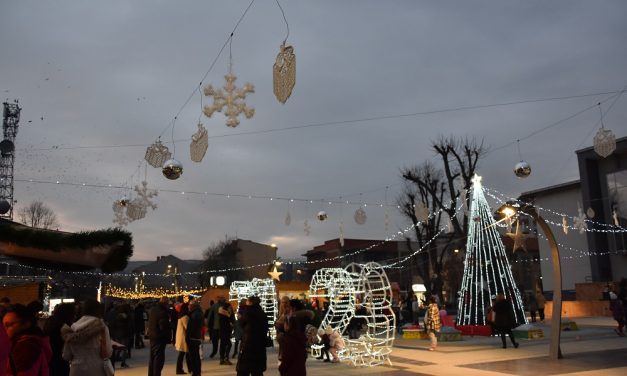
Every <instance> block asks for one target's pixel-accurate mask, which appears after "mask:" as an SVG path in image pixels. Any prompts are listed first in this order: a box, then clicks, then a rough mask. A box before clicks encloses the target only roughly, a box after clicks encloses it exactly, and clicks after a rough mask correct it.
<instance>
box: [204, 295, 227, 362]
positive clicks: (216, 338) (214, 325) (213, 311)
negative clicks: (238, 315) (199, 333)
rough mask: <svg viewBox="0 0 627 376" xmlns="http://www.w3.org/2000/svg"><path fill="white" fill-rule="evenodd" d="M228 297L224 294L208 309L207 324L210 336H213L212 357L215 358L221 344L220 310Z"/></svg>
mask: <svg viewBox="0 0 627 376" xmlns="http://www.w3.org/2000/svg"><path fill="white" fill-rule="evenodd" d="M225 302H226V298H224V297H223V296H219V297H218V302H217V303H216V304H213V305H212V306H211V308H209V310H208V311H207V326H208V328H209V337H210V338H211V347H212V348H211V354H210V355H209V357H210V358H213V357H214V356H216V354H217V353H218V349H219V345H220V315H219V314H218V311H219V309H220V307H222V306H223V305H224V303H225Z"/></svg>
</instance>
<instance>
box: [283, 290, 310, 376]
mask: <svg viewBox="0 0 627 376" xmlns="http://www.w3.org/2000/svg"><path fill="white" fill-rule="evenodd" d="M298 303H300V301H299V300H296V299H292V300H290V301H289V309H288V312H287V314H286V317H285V319H284V320H283V322H284V324H283V325H284V327H283V336H282V337H281V342H282V345H281V347H282V348H283V357H282V360H281V363H280V364H279V374H280V375H281V376H306V375H307V367H306V366H305V363H306V361H307V348H306V346H307V338H306V337H305V330H304V326H303V322H301V321H302V315H298V314H297V313H296V312H297V311H299V310H301V308H302V303H300V304H298Z"/></svg>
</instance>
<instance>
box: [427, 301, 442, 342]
mask: <svg viewBox="0 0 627 376" xmlns="http://www.w3.org/2000/svg"><path fill="white" fill-rule="evenodd" d="M441 328H442V321H441V320H440V309H439V308H438V303H437V301H436V299H435V296H431V297H430V298H429V305H428V306H427V311H426V312H425V329H426V330H427V333H428V334H429V339H430V340H431V345H430V346H429V351H435V348H436V347H437V346H438V338H437V337H436V336H437V333H438V332H439V331H440V329H441Z"/></svg>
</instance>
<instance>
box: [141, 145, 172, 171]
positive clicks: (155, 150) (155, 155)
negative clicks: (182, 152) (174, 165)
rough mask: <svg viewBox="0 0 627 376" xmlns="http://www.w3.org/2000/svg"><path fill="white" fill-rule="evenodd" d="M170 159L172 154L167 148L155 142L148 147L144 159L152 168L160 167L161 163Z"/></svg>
mask: <svg viewBox="0 0 627 376" xmlns="http://www.w3.org/2000/svg"><path fill="white" fill-rule="evenodd" d="M171 157H172V153H170V150H169V149H168V147H167V146H165V145H164V144H162V143H161V141H160V140H157V141H156V142H155V143H154V144H152V145H150V146H148V148H147V149H146V155H145V156H144V159H145V160H146V162H148V164H149V165H151V166H152V167H162V166H163V163H165V161H167V160H168V159H170V158H171Z"/></svg>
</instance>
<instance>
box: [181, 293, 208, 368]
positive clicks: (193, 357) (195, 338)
mask: <svg viewBox="0 0 627 376" xmlns="http://www.w3.org/2000/svg"><path fill="white" fill-rule="evenodd" d="M203 323H204V319H203V315H202V310H201V309H200V302H199V301H198V300H192V301H191V302H189V321H188V322H187V330H186V332H185V333H186V334H185V340H186V341H187V356H188V357H189V365H190V366H191V367H192V369H191V373H192V376H200V372H201V362H200V344H201V343H202V326H203Z"/></svg>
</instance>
